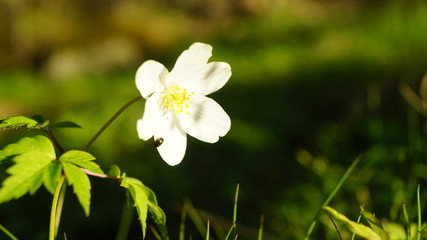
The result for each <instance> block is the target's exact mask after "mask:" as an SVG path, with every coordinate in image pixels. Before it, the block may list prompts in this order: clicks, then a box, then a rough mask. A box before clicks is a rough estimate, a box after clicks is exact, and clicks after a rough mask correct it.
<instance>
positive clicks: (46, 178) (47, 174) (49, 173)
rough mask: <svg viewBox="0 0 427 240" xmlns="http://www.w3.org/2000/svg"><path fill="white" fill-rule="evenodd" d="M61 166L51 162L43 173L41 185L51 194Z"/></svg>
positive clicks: (56, 162)
mask: <svg viewBox="0 0 427 240" xmlns="http://www.w3.org/2000/svg"><path fill="white" fill-rule="evenodd" d="M61 171H62V165H61V162H59V161H52V162H51V163H50V164H49V165H48V166H47V168H46V169H45V171H44V172H43V184H44V186H45V187H46V189H47V190H48V191H49V192H50V193H51V194H53V193H54V192H55V186H56V183H57V182H58V179H59V178H60V177H61Z"/></svg>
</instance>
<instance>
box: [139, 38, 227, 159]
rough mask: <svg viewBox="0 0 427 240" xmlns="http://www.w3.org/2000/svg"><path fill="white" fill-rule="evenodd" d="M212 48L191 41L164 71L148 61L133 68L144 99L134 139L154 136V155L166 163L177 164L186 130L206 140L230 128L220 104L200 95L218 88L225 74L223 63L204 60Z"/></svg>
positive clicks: (213, 140) (212, 141)
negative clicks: (174, 61) (156, 150)
mask: <svg viewBox="0 0 427 240" xmlns="http://www.w3.org/2000/svg"><path fill="white" fill-rule="evenodd" d="M211 55H212V47H211V46H210V45H208V44H203V43H194V44H193V45H191V46H190V48H189V49H187V50H185V51H184V52H183V53H182V54H181V55H180V56H179V57H178V60H177V61H176V63H175V66H174V68H173V69H172V71H171V72H169V71H168V70H167V69H166V68H165V67H164V66H163V65H162V64H161V63H159V62H156V61H153V60H148V61H146V62H144V63H143V64H142V65H141V66H140V67H139V68H138V71H137V72H136V86H137V88H138V90H139V91H140V92H141V95H142V97H144V98H145V99H146V103H145V110H144V115H143V117H142V119H140V120H138V122H137V130H138V137H139V138H140V139H143V140H148V139H150V138H151V137H153V136H154V141H155V146H156V147H157V149H158V151H159V153H160V156H161V157H162V158H163V160H165V162H166V163H168V164H169V165H171V166H174V165H177V164H179V163H180V162H181V161H182V159H183V158H184V154H185V149H186V147H187V134H189V135H191V136H193V137H195V138H197V139H199V140H201V141H204V142H208V143H214V142H216V141H218V139H219V137H223V136H224V135H225V134H227V132H228V131H229V130H230V126H231V120H230V117H229V116H228V115H227V113H226V112H225V111H224V110H223V109H222V107H221V106H220V105H219V104H218V103H217V102H215V101H214V100H213V99H211V98H209V97H206V95H208V94H210V93H213V92H216V91H217V90H218V89H220V88H222V87H223V86H224V85H225V83H226V82H227V81H228V79H229V78H230V76H231V67H230V65H229V64H228V63H225V62H210V63H208V62H207V61H208V59H209V58H210V57H211Z"/></svg>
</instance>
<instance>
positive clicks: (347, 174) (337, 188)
mask: <svg viewBox="0 0 427 240" xmlns="http://www.w3.org/2000/svg"><path fill="white" fill-rule="evenodd" d="M360 158H361V157H360V156H359V157H357V158H356V159H355V160H354V161H353V163H352V164H351V165H350V167H349V168H348V169H347V171H346V172H345V173H344V175H343V176H342V177H341V179H340V181H339V182H338V183H337V185H336V186H335V188H334V190H332V192H331V194H329V196H328V198H327V199H326V200H325V202H324V203H323V204H322V207H321V208H320V209H319V211H318V212H317V213H316V216H315V217H314V220H313V222H312V223H311V225H310V227H309V228H308V231H307V235H306V236H305V240H308V239H310V235H311V233H312V232H313V230H314V227H315V226H316V224H317V219H318V218H319V216H320V214H321V213H322V210H323V208H324V207H326V206H327V205H328V204H329V203H330V202H331V201H332V199H333V198H334V197H335V195H336V194H337V192H338V191H339V190H340V188H341V187H342V185H343V184H344V182H345V181H346V180H347V178H348V176H349V175H350V173H351V172H352V171H353V169H354V168H355V167H356V165H357V164H358V163H359V161H360Z"/></svg>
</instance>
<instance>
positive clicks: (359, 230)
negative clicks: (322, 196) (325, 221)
mask: <svg viewBox="0 0 427 240" xmlns="http://www.w3.org/2000/svg"><path fill="white" fill-rule="evenodd" d="M323 210H324V211H325V212H327V213H328V214H329V216H331V217H332V218H333V219H334V220H335V221H338V222H340V223H341V224H342V225H344V226H345V227H346V228H347V229H348V230H349V231H350V232H353V233H355V234H356V235H358V236H360V237H362V238H365V239H368V240H381V238H380V236H378V234H377V233H376V232H375V231H374V230H372V229H371V228H369V227H367V226H365V225H363V224H361V223H356V222H353V221H351V220H350V219H348V218H347V217H346V216H344V215H342V214H341V213H339V212H338V211H337V210H335V209H333V208H331V207H327V206H326V207H323Z"/></svg>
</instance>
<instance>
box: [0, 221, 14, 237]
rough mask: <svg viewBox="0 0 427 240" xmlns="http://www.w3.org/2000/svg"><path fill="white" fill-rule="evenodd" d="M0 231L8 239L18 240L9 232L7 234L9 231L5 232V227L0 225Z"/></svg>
mask: <svg viewBox="0 0 427 240" xmlns="http://www.w3.org/2000/svg"><path fill="white" fill-rule="evenodd" d="M0 230H1V231H2V232H4V233H5V234H6V235H7V236H8V237H10V239H12V240H18V239H17V238H16V237H15V236H14V235H13V234H12V233H11V232H9V230H7V229H6V228H5V227H3V225H1V224H0Z"/></svg>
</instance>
